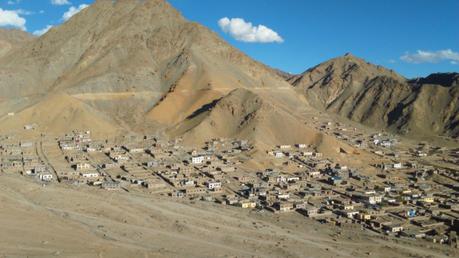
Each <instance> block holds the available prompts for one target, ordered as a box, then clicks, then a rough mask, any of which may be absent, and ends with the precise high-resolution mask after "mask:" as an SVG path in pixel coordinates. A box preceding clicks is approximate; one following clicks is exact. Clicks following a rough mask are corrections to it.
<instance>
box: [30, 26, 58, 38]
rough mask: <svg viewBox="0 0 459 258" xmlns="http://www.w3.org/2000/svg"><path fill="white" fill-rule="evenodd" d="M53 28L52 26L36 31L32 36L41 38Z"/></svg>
mask: <svg viewBox="0 0 459 258" xmlns="http://www.w3.org/2000/svg"><path fill="white" fill-rule="evenodd" d="M52 27H53V26H52V25H47V26H46V27H44V28H43V29H41V30H36V31H34V32H33V33H32V34H33V35H35V36H41V35H43V34H45V33H46V32H48V30H50V29H51V28H52Z"/></svg>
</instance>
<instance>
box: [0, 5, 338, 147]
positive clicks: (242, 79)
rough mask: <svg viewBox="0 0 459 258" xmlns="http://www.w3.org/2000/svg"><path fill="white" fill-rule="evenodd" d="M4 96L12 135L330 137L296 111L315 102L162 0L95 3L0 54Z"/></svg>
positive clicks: (0, 113)
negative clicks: (8, 54)
mask: <svg viewBox="0 0 459 258" xmlns="http://www.w3.org/2000/svg"><path fill="white" fill-rule="evenodd" d="M0 96H2V97H0V119H1V122H2V126H1V127H0V130H1V131H8V132H10V131H18V130H22V127H23V126H24V125H25V124H36V125H37V129H36V130H37V132H39V131H42V132H46V133H63V132H68V131H70V130H73V129H91V130H93V131H99V132H104V133H107V134H109V133H114V134H115V133H119V132H125V131H137V132H158V131H164V132H165V133H167V134H169V135H171V136H182V135H183V136H184V137H185V138H188V139H190V142H197V141H204V140H207V139H210V138H213V137H244V138H246V139H250V140H253V141H254V142H255V143H256V144H259V145H260V146H268V145H269V146H272V145H271V144H280V143H291V144H293V143H295V142H300V141H306V140H307V141H308V142H316V143H317V144H321V143H322V142H326V141H327V140H330V141H331V139H328V137H329V136H323V135H321V134H320V133H317V132H315V131H314V130H312V129H310V128H307V127H306V126H305V125H304V123H303V119H304V118H302V117H301V116H300V115H298V114H300V113H301V112H302V111H304V110H305V109H306V108H307V107H308V104H307V102H306V101H305V100H304V98H303V97H302V96H300V95H298V94H297V92H296V91H295V90H294V88H293V87H291V85H290V84H289V83H287V82H286V81H285V80H284V79H283V78H281V77H280V76H279V75H277V74H276V73H275V72H273V71H272V69H271V68H269V67H267V66H265V65H263V64H261V63H258V62H256V61H254V60H252V59H250V58H249V57H248V56H246V55H245V54H243V53H242V52H240V51H239V50H237V49H235V48H233V47H231V46H230V45H229V44H227V43H226V42H225V41H223V40H221V39H220V38H219V37H218V36H217V35H216V34H215V33H213V32H211V31H210V30H208V29H207V28H205V27H203V26H201V25H199V24H196V23H193V22H188V21H186V20H185V19H184V18H183V17H182V16H181V15H180V14H179V13H178V12H177V11H176V10H175V9H174V8H172V7H171V6H170V5H169V4H168V3H167V2H166V1H164V0H145V1H131V0H118V1H112V0H97V1H96V2H95V3H94V4H93V5H91V6H90V7H88V8H86V9H84V10H83V11H81V12H80V13H78V14H77V15H75V16H74V17H72V19H70V20H69V21H68V22H66V23H65V24H63V25H61V26H59V27H56V28H53V29H51V30H50V31H49V32H48V33H46V34H44V35H43V36H41V37H40V38H37V39H35V40H34V41H32V42H30V43H29V44H27V45H25V46H23V47H22V48H21V49H20V51H16V52H14V58H0ZM11 112H14V113H15V115H14V116H8V115H7V113H11ZM286 127H288V128H290V130H291V131H292V133H291V134H289V135H288V136H286V134H285V129H284V128H286Z"/></svg>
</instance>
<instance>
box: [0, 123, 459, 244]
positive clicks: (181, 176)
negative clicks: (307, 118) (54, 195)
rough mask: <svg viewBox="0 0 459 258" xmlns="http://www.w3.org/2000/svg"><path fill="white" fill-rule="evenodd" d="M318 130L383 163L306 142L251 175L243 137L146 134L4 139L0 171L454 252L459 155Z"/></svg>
mask: <svg viewBox="0 0 459 258" xmlns="http://www.w3.org/2000/svg"><path fill="white" fill-rule="evenodd" d="M316 124H317V128H319V129H320V130H322V131H324V132H325V133H327V134H334V135H335V136H336V137H338V138H340V139H342V140H343V141H346V142H348V143H349V144H351V145H353V146H355V147H356V148H359V149H365V150H366V151H368V152H371V153H374V154H375V155H378V156H380V157H381V162H380V163H376V164H371V166H372V167H373V168H374V169H375V171H378V172H377V173H369V172H367V171H365V170H362V169H355V168H352V167H347V166H345V165H341V164H339V163H336V162H334V161H333V160H332V159H330V158H329V157H327V156H326V155H324V154H323V153H321V152H319V151H317V150H316V149H315V148H313V147H312V146H309V145H307V144H302V143H297V144H295V145H280V146H273V148H272V149H271V150H269V151H267V152H266V153H264V155H265V156H266V159H267V160H268V162H267V163H265V164H269V165H266V166H265V167H264V168H263V169H253V168H250V167H248V166H246V162H247V161H249V160H250V159H251V155H252V152H253V149H254V147H253V146H252V145H251V143H250V142H248V141H245V140H238V139H214V140H211V141H208V142H206V143H205V145H204V146H202V147H201V148H188V147H185V145H184V144H182V142H181V139H175V140H164V139H161V138H160V137H158V136H148V135H147V136H145V135H143V136H138V135H129V136H124V137H121V138H116V139H104V140H95V139H92V137H91V132H90V131H73V132H69V133H68V134H66V135H62V136H60V137H57V138H50V137H46V136H45V135H42V136H41V138H39V139H34V140H21V139H19V138H18V137H16V136H13V135H8V136H0V158H1V166H0V169H1V173H8V174H19V175H22V176H24V177H29V178H31V179H33V180H36V181H37V182H39V183H40V184H43V186H46V185H47V184H53V183H60V184H68V185H72V186H75V187H78V186H83V185H84V186H87V187H97V188H100V189H101V191H125V192H139V191H140V192H146V193H149V194H153V195H155V194H158V195H163V196H168V197H170V198H176V199H179V198H180V199H190V200H201V201H207V202H215V203H219V204H221V205H232V206H238V207H240V208H241V209H254V210H258V211H260V212H263V211H266V212H272V213H278V214H283V213H289V212H298V213H300V214H302V215H304V217H305V219H311V220H315V221H317V222H318V223H322V224H325V223H327V224H331V225H334V226H336V227H341V228H350V229H358V230H369V231H373V232H375V233H378V234H382V235H389V236H394V237H403V238H411V239H419V240H420V241H430V242H433V243H439V244H447V245H450V246H452V247H455V248H457V247H458V242H459V241H458V238H457V232H459V171H458V170H456V169H454V167H455V166H456V167H457V165H458V164H459V149H457V148H456V149H448V148H440V147H436V146H430V145H428V144H427V143H419V144H418V145H417V146H411V147H401V146H399V142H398V141H399V140H398V139H397V138H396V137H394V136H392V135H390V134H387V133H377V134H371V135H366V134H363V133H359V132H358V131H357V130H356V129H354V130H353V129H346V128H344V126H342V125H340V124H339V123H331V122H326V123H320V122H316ZM25 129H27V128H25ZM343 155H346V153H343ZM436 161H438V162H442V164H449V165H451V167H453V168H448V167H449V166H447V165H444V166H436V165H434V164H437V163H436Z"/></svg>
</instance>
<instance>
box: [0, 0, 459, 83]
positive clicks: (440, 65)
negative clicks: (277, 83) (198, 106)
mask: <svg viewBox="0 0 459 258" xmlns="http://www.w3.org/2000/svg"><path fill="white" fill-rule="evenodd" d="M51 1H55V4H52V3H51ZM133 1H135V0H133ZM59 2H60V4H61V5H56V4H58V3H59ZM66 2H68V3H69V4H66ZM91 2H93V1H92V0H0V8H1V9H0V26H6V27H11V26H12V25H8V22H10V23H14V22H16V23H17V22H19V25H17V24H16V25H15V26H22V28H24V27H25V29H27V31H29V32H31V33H33V32H36V33H37V34H39V33H40V32H43V31H40V30H43V29H44V28H46V27H47V26H48V25H52V26H55V25H58V24H60V23H62V22H63V21H64V20H65V19H64V18H63V15H64V13H66V12H67V17H69V16H70V15H71V14H73V13H75V12H77V11H78V9H79V8H82V7H84V6H85V5H84V4H90V3H91ZM169 2H170V3H171V4H172V5H173V6H174V7H176V8H177V9H178V10H179V11H180V12H181V13H182V14H183V15H184V16H185V17H186V18H187V19H189V20H192V21H196V22H199V23H201V24H203V25H205V26H207V27H209V28H210V29H212V30H213V31H215V32H217V33H218V34H219V35H221V36H222V37H223V38H225V39H226V40H227V41H228V42H229V43H231V44H232V45H234V46H235V47H237V48H239V49H241V50H242V51H244V52H245V53H247V54H248V55H250V56H251V57H253V58H255V59H257V60H259V61H261V62H264V63H266V64H268V65H270V66H273V67H277V68H280V69H282V70H284V71H287V72H292V73H299V72H302V71H304V70H305V69H307V68H309V67H311V66H314V65H316V64H318V63H320V62H323V61H325V60H328V59H330V58H333V57H336V56H340V55H344V54H345V53H346V52H352V53H353V54H354V55H356V56H359V57H362V58H364V59H366V60H368V61H370V62H372V63H376V64H380V65H383V66H386V67H388V68H392V69H394V70H396V71H397V72H399V73H401V74H402V75H404V76H406V77H415V76H425V75H427V74H429V73H433V72H448V71H449V72H453V71H458V70H459V26H458V25H459V22H458V21H457V19H458V17H457V14H458V12H459V1H457V0H442V1H434V0H404V1H399V0H384V1H382V0H379V1H377V0H374V1H367V0H349V1H344V0H321V1H319V0H316V1H312V0H311V1H306V0H249V1H248V0H231V1H218V0H170V1H169ZM70 8H73V9H71V10H70ZM69 10H70V12H68V11H69ZM11 12H15V13H16V14H17V15H18V16H19V17H20V18H22V19H24V20H25V24H22V25H21V24H20V23H21V20H17V19H12V18H11V15H12V14H11ZM2 16H3V19H2ZM225 17H227V18H228V19H222V18H225ZM13 18H14V17H13ZM234 18H241V19H243V20H239V19H234ZM2 20H3V23H2ZM5 20H6V21H5ZM219 21H220V23H219ZM249 22H250V23H252V26H251V25H250V24H248V23H249ZM258 25H263V27H258Z"/></svg>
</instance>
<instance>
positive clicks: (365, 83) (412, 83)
mask: <svg viewBox="0 0 459 258" xmlns="http://www.w3.org/2000/svg"><path fill="white" fill-rule="evenodd" d="M288 81H289V82H290V83H291V84H292V85H293V86H294V87H295V88H296V89H297V91H298V92H301V94H304V95H305V96H306V98H307V99H308V101H309V102H310V103H311V105H313V106H315V107H316V108H319V109H321V110H327V111H328V112H332V113H336V114H339V115H341V116H343V117H346V118H349V119H351V120H353V121H356V122H360V123H363V124H365V125H368V126H371V127H375V128H378V129H393V130H395V131H398V132H402V133H408V132H410V134H411V135H412V136H431V135H446V136H452V137H458V136H459V127H458V123H459V103H458V100H459V95H458V92H459V86H458V83H457V82H458V74H455V73H450V74H433V75H431V76H428V77H426V78H418V79H415V80H407V79H405V78H404V77H403V76H401V75H399V74H397V73H395V72H394V71H392V70H388V69H386V68H384V67H381V66H377V65H373V64H370V63H368V62H366V61H365V60H363V59H360V58H358V57H355V56H353V55H352V54H346V55H345V56H342V57H338V58H335V59H332V60H329V61H327V62H324V63H322V64H319V65H317V66H315V67H313V68H311V69H309V70H307V71H306V72H304V73H303V74H301V75H296V76H292V77H291V78H289V79H288Z"/></svg>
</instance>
